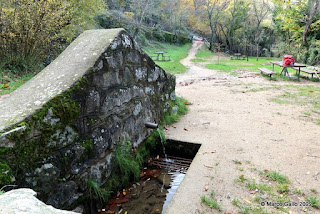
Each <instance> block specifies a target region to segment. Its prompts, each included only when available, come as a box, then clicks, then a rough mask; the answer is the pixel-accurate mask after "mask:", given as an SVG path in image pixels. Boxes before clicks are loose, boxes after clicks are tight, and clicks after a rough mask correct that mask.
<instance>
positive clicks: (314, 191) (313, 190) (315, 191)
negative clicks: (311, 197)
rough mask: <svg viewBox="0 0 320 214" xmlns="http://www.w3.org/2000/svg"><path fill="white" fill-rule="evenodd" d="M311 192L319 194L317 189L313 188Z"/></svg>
mask: <svg viewBox="0 0 320 214" xmlns="http://www.w3.org/2000/svg"><path fill="white" fill-rule="evenodd" d="M310 191H311V192H313V193H317V192H318V191H317V190H316V189H315V188H311V189H310Z"/></svg>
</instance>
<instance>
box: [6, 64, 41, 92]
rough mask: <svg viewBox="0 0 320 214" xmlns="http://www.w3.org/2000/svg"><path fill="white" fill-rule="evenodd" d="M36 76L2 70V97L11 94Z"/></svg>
mask: <svg viewBox="0 0 320 214" xmlns="http://www.w3.org/2000/svg"><path fill="white" fill-rule="evenodd" d="M34 75H35V74H34V73H28V74H17V73H13V72H11V71H8V70H1V69H0V95H1V94H9V93H11V92H12V91H14V90H16V89H17V88H19V87H20V86H21V85H23V84H24V83H25V82H27V81H28V80H29V79H31V78H32V77H33V76H34Z"/></svg>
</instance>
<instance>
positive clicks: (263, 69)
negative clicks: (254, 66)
mask: <svg viewBox="0 0 320 214" xmlns="http://www.w3.org/2000/svg"><path fill="white" fill-rule="evenodd" d="M258 70H259V71H261V73H263V74H265V75H269V76H270V77H271V76H272V74H277V73H276V72H274V71H270V70H268V69H266V68H258Z"/></svg>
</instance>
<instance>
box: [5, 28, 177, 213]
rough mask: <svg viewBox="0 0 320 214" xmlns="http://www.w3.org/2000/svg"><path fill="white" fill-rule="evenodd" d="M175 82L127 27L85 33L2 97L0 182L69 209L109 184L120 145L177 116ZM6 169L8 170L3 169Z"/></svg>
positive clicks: (138, 140) (137, 141)
mask: <svg viewBox="0 0 320 214" xmlns="http://www.w3.org/2000/svg"><path fill="white" fill-rule="evenodd" d="M174 100H175V77H174V76H172V75H170V74H168V73H166V72H165V71H164V70H163V69H161V68H160V67H159V66H157V65H156V64H155V63H154V62H153V61H152V60H151V59H150V57H149V56H148V55H146V54H145V53H144V52H143V51H142V50H141V49H140V48H139V47H138V46H137V44H136V43H135V41H134V40H133V39H132V38H131V37H130V36H129V35H128V34H127V33H126V32H125V31H124V30H123V29H110V30H89V31H86V32H84V33H83V34H81V35H80V36H79V37H78V38H77V39H76V40H75V41H74V42H72V44H71V45H70V46H69V47H68V48H67V49H66V50H65V51H64V52H63V53H62V54H61V55H60V56H59V57H58V58H57V59H56V60H55V61H54V62H52V63H51V64H50V65H49V66H48V67H46V68H45V69H44V70H43V71H42V72H40V73H39V74H38V75H36V76H35V77H34V78H33V79H31V80H30V81H28V82H27V83H26V84H24V85H23V86H22V87H20V88H19V89H17V90H16V91H14V92H13V93H11V94H10V96H8V97H5V98H2V99H0V171H1V172H2V173H5V175H6V177H3V176H2V177H0V184H2V185H4V184H5V183H6V182H7V181H10V182H14V183H15V184H17V185H18V187H29V188H32V189H33V190H35V191H37V192H38V193H39V197H40V199H41V200H43V201H44V202H46V203H48V204H50V205H53V206H54V207H56V208H66V207H69V206H70V205H72V204H73V203H74V202H75V201H77V200H78V199H79V198H80V197H81V196H83V194H84V193H85V192H86V190H87V188H88V186H87V183H88V180H93V181H95V182H96V183H98V184H99V185H102V184H104V183H105V182H106V181H107V179H108V177H109V175H110V172H111V168H112V160H113V156H114V149H115V145H116V144H119V143H123V142H125V141H130V142H131V144H132V147H138V146H139V144H140V143H141V142H142V141H143V140H145V139H146V138H147V137H148V136H149V134H150V133H151V130H147V129H146V128H145V125H144V123H145V122H146V121H149V122H155V123H158V122H159V121H160V119H161V117H162V116H163V115H164V114H165V113H166V112H168V111H171V107H170V103H172V102H174ZM1 167H2V168H1Z"/></svg>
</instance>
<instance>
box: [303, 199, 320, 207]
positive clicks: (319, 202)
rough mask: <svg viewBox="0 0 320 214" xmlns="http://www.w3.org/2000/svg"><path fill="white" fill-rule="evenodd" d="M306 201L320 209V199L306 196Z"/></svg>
mask: <svg viewBox="0 0 320 214" xmlns="http://www.w3.org/2000/svg"><path fill="white" fill-rule="evenodd" d="M306 201H307V202H309V203H311V205H312V206H313V207H314V208H317V209H320V201H319V199H318V198H317V197H308V198H307V199H306Z"/></svg>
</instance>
